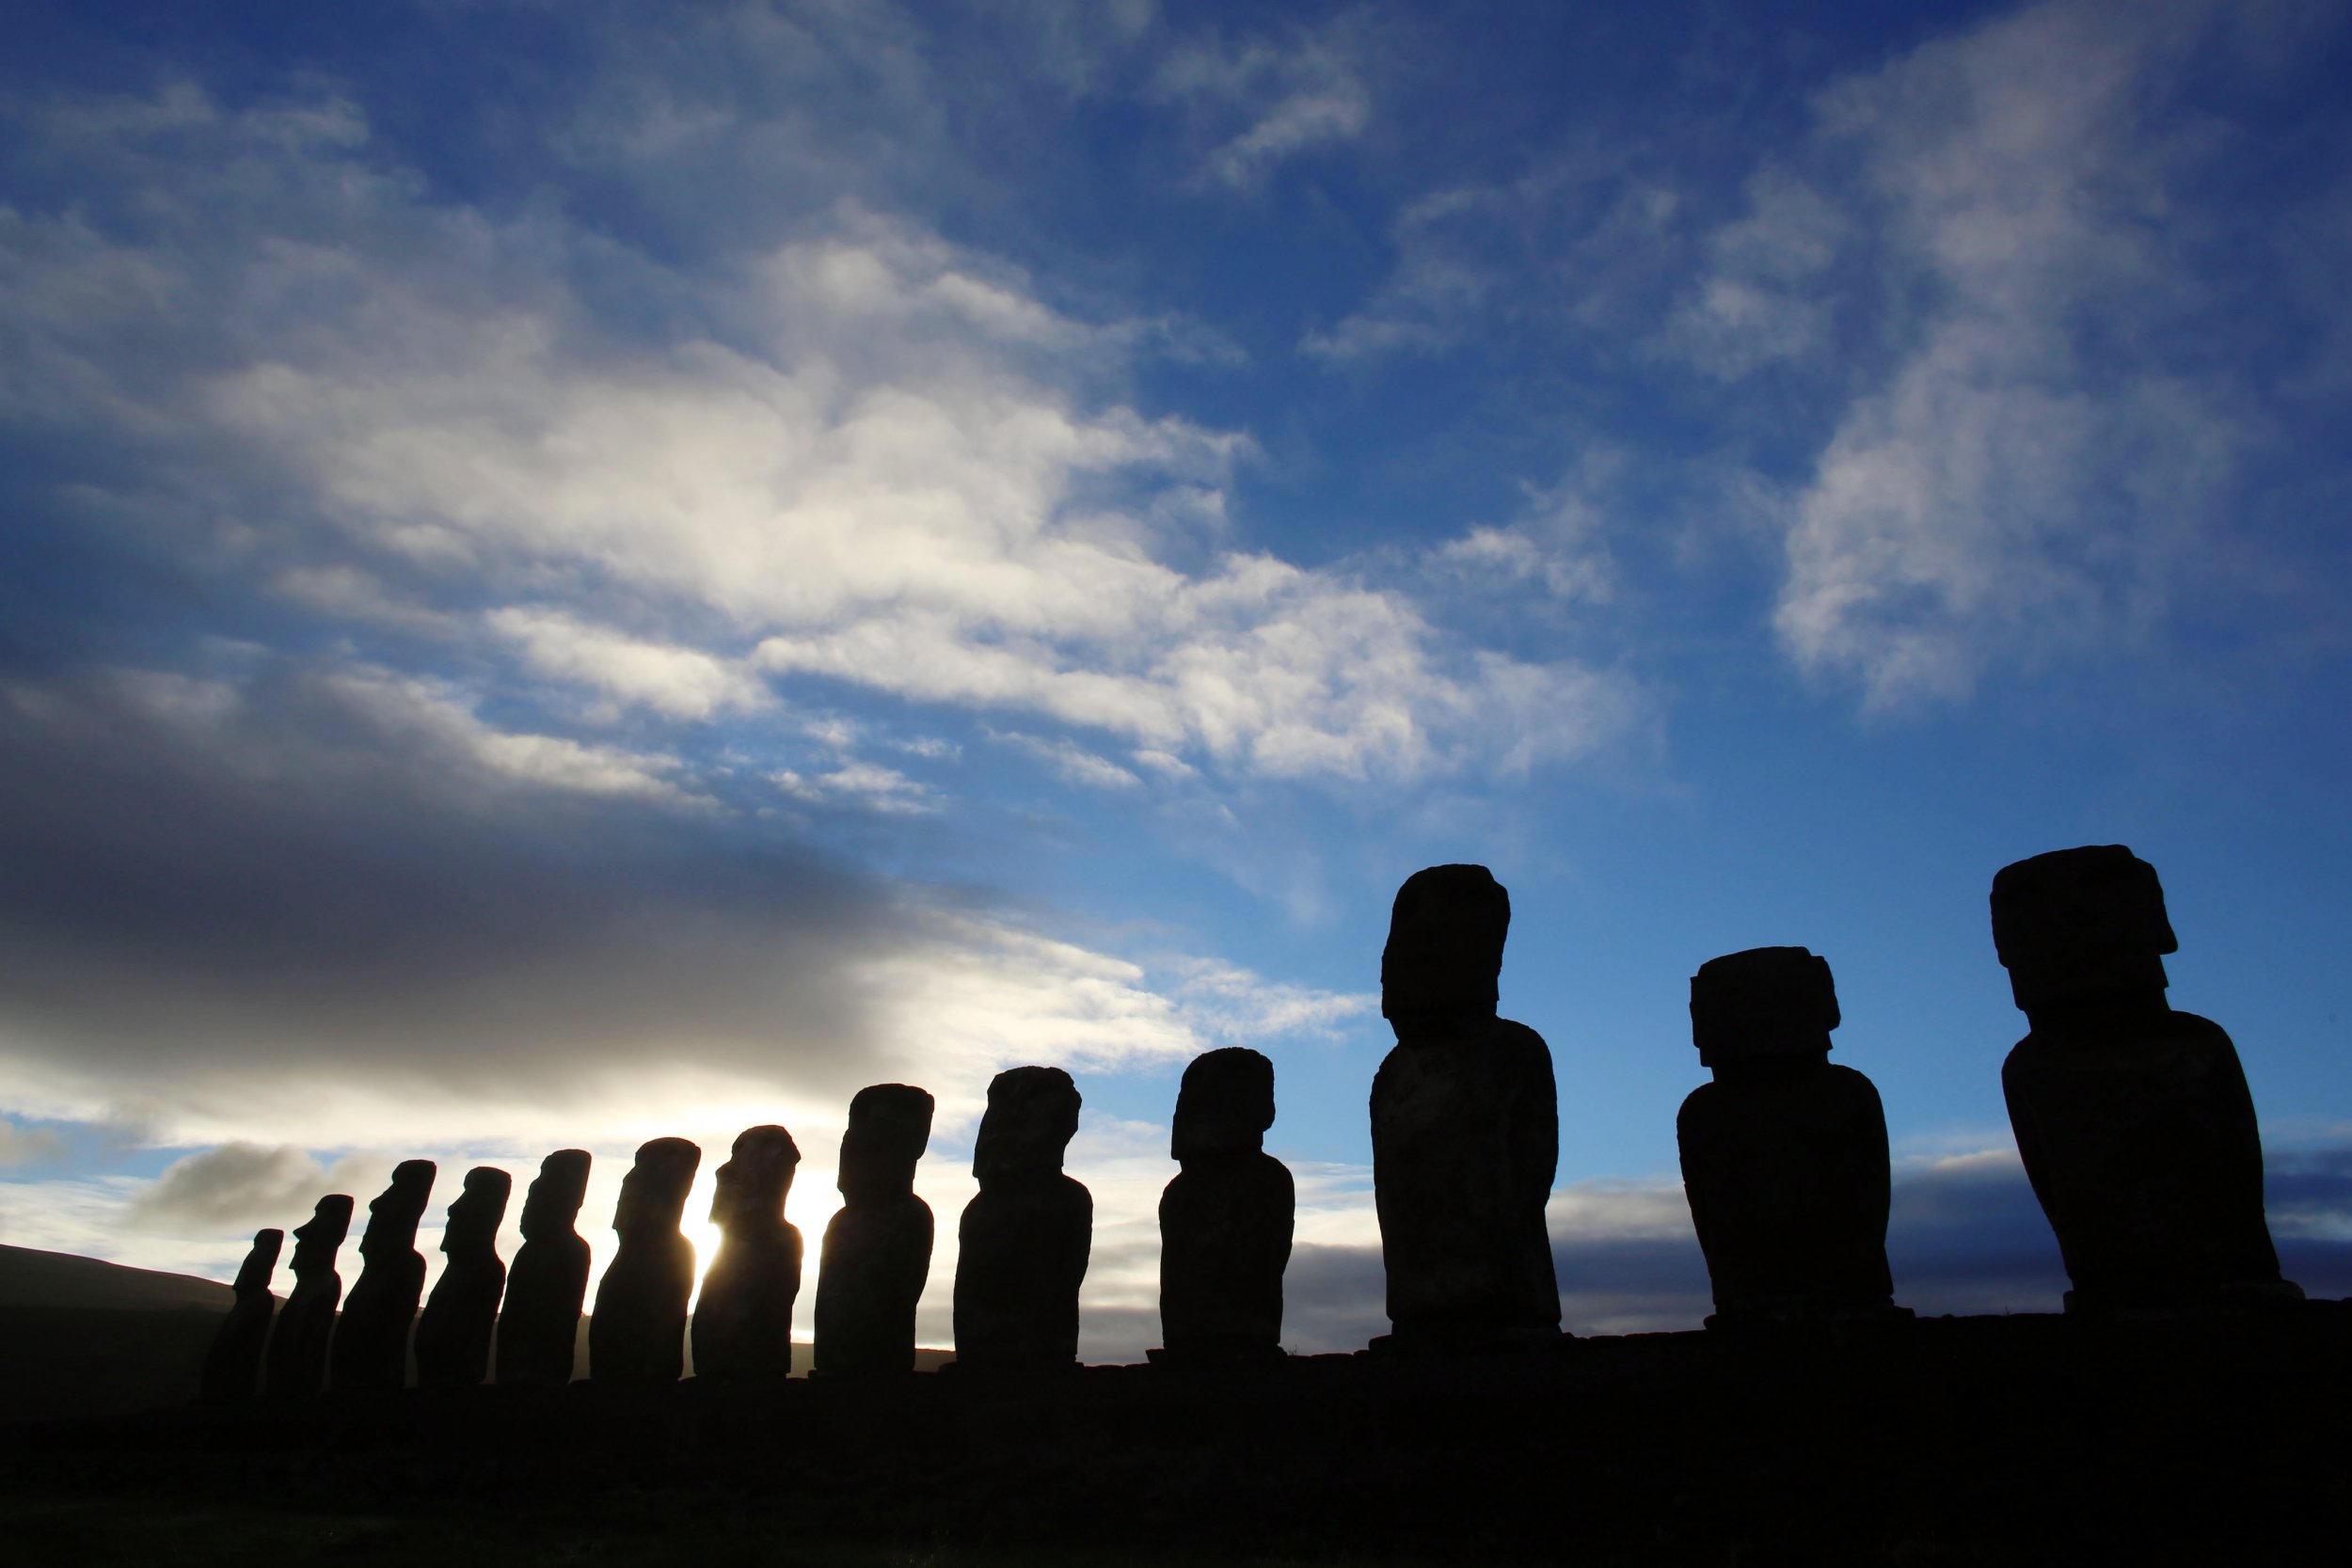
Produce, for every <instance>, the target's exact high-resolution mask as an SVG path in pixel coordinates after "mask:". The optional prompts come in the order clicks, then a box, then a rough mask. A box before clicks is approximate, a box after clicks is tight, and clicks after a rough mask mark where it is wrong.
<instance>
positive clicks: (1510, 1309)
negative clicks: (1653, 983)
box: [1372, 865, 1560, 1351]
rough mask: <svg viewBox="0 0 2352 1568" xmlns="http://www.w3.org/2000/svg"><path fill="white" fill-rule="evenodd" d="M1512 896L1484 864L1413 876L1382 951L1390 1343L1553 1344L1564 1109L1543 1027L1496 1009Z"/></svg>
mask: <svg viewBox="0 0 2352 1568" xmlns="http://www.w3.org/2000/svg"><path fill="white" fill-rule="evenodd" d="M1510 923H1511V901H1510V897H1509V895H1507V894H1505V893H1504V891H1503V889H1502V886H1501V884H1499V883H1498V882H1496V881H1495V879H1494V878H1493V876H1492V875H1491V874H1490V873H1489V872H1488V871H1487V870H1486V867H1485V866H1483V865H1439V866H1432V867H1430V868H1429V869H1427V870H1425V871H1418V872H1415V873H1414V874H1413V875H1412V876H1411V877H1409V878H1407V879H1406V882H1405V885H1404V886H1403V887H1402V888H1400V889H1399V890H1398V891H1397V895H1396V904H1395V908H1394V910H1393V911H1392V912H1391V917H1390V926H1389V941H1388V945H1387V946H1386V947H1385V948H1384V949H1383V950H1382V952H1381V955H1380V1010H1381V1013H1382V1015H1383V1016H1384V1017H1386V1018H1387V1019H1388V1020H1389V1022H1390V1025H1391V1028H1392V1029H1393V1030H1394V1031H1395V1034H1396V1047H1395V1049H1394V1050H1392V1051H1391V1052H1390V1053H1389V1054H1388V1058H1387V1059H1386V1060H1385V1061H1383V1062H1382V1063H1381V1064H1380V1070H1379V1072H1378V1073H1377V1074H1376V1075H1375V1077H1374V1079H1373V1085H1372V1162H1373V1181H1374V1187H1375V1202H1376V1203H1377V1206H1378V1209H1379V1213H1380V1253H1381V1260H1382V1263H1383V1265H1384V1266H1385V1268H1386V1270H1387V1274H1388V1310H1389V1321H1390V1323H1392V1324H1393V1325H1394V1327H1395V1333H1394V1334H1393V1335H1392V1336H1391V1337H1390V1340H1391V1342H1390V1343H1389V1344H1388V1345H1386V1346H1384V1347H1383V1348H1387V1349H1392V1350H1399V1351H1416V1350H1421V1349H1429V1350H1438V1351H1444V1350H1455V1349H1464V1350H1468V1349H1489V1348H1498V1347H1503V1346H1508V1345H1514V1344H1531V1345H1533V1344H1543V1343H1552V1342H1557V1340H1558V1338H1559V1332H1560V1292H1559V1287H1558V1284H1557V1282H1556V1281H1555V1280H1554V1278H1553V1275H1552V1266H1551V1241H1550V1237H1549V1234H1548V1232H1547V1231H1546V1229H1545V1227H1544V1203H1545V1200H1546V1199H1547V1198H1549V1196H1550V1193H1551V1179H1552V1174H1553V1171H1554V1170H1555V1168H1556V1167H1557V1165H1558V1163H1559V1154H1560V1111H1559V1102H1558V1097H1557V1092H1556V1090H1555V1089H1554V1087H1553V1084H1552V1076H1551V1053H1550V1050H1549V1048H1548V1047H1547V1046H1546V1045H1545V1044H1544V1039H1543V1037H1542V1036H1540V1035H1538V1034H1536V1033H1535V1031H1534V1030H1533V1029H1530V1028H1528V1027H1527V1026H1526V1025H1525V1024H1522V1023H1514V1022H1511V1021H1510V1020H1508V1019H1502V1018H1498V1017H1496V1016H1495V1006H1496V998H1497V994H1498V990H1497V987H1498V981H1499V979H1500V976H1501V974H1502V944H1503V938H1504V936H1505V935H1506V934H1507V932H1508V931H1509V928H1510Z"/></svg>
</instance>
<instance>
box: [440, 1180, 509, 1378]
mask: <svg viewBox="0 0 2352 1568" xmlns="http://www.w3.org/2000/svg"><path fill="white" fill-rule="evenodd" d="M514 1188H515V1179H514V1178H513V1177H511V1176H509V1175H507V1174H506V1172H504V1171H502V1170H500V1169H499V1168H498V1167H497V1166H495V1165H476V1166H474V1168H473V1169H471V1170H469V1171H468V1172H467V1173H466V1185H465V1190H464V1191H462V1192H460V1193H459V1194H458V1195H457V1199H456V1201H455V1202H453V1203H452V1204H451V1205H450V1206H449V1220H448V1223H447V1224H446V1225H445V1226H444V1227H443V1228H442V1231H441V1255H442V1257H443V1258H444V1259H447V1261H446V1262H444V1263H443V1264H442V1265H441V1277H440V1278H439V1279H438V1280H437V1281H435V1282H434V1286H433V1296H432V1299H431V1300H429V1301H427V1302H426V1303H425V1304H424V1312H423V1314H422V1315H421V1316H420V1317H419V1318H418V1319H417V1384H418V1386H420V1387H424V1388H471V1387H473V1386H475V1385H477V1384H479V1383H480V1382H481V1381H482V1380H483V1378H484V1377H485V1376H486V1375H487V1374H488V1372H489V1370H490V1337H491V1334H492V1333H493V1332H494V1330H495V1327H496V1324H497V1323H498V1315H499V1297H500V1296H501V1295H502V1294H504V1293H505V1291H506V1265H505V1264H504V1263H502V1262H501V1261H499V1255H498V1236H499V1226H500V1224H501V1222H503V1221H504V1220H505V1218H506V1200H507V1198H508V1196H510V1195H511V1194H512V1193H513V1192H514Z"/></svg>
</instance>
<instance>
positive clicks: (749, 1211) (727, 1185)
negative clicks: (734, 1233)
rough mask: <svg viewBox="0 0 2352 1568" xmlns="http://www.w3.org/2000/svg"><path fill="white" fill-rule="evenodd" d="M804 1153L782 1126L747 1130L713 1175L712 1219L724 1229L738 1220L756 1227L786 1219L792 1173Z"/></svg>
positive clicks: (749, 1128) (748, 1128)
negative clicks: (785, 1208)
mask: <svg viewBox="0 0 2352 1568" xmlns="http://www.w3.org/2000/svg"><path fill="white" fill-rule="evenodd" d="M800 1163H801V1151H800V1148H799V1147H798V1146H796V1145H795V1144H794V1143H793V1142H792V1134H791V1133H789V1132H786V1131H785V1130H784V1129H783V1128H781V1127H747V1128H745V1129H744V1130H743V1131H742V1132H739V1133H738V1134H737V1135H736V1139H735V1148H733V1149H732V1150H730V1151H729V1153H728V1156H727V1159H726V1161H725V1163H724V1164H722V1165H720V1167H719V1168H718V1170H717V1171H716V1172H715V1173H713V1174H714V1186H713V1190H712V1192H711V1195H710V1217H711V1220H712V1221H713V1222H714V1223H715V1224H717V1225H718V1226H719V1227H720V1228H722V1229H724V1228H726V1227H730V1226H732V1225H734V1224H736V1223H737V1222H738V1221H750V1222H752V1223H754V1224H760V1223H768V1222H773V1221H776V1220H781V1219H782V1218H784V1200H785V1199H786V1198H787V1196H790V1195H791V1192H792V1172H793V1171H794V1170H795V1169H797V1168H798V1167H799V1165H800Z"/></svg>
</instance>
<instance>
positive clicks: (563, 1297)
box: [498, 1148, 591, 1388]
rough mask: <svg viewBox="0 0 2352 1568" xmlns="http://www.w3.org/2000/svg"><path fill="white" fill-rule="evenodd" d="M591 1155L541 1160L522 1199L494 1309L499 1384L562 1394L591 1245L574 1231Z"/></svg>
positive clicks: (578, 1152)
mask: <svg viewBox="0 0 2352 1568" xmlns="http://www.w3.org/2000/svg"><path fill="white" fill-rule="evenodd" d="M590 1160H591V1156H590V1155H589V1153H588V1151H587V1150H586V1149H584V1148H559V1149H557V1150H556V1151H555V1152H554V1153H552V1154H550V1155H548V1157H547V1158H546V1159H544V1160H542V1161H540V1162H539V1174H538V1175H537V1176H536V1177H535V1178H533V1179H532V1183H531V1190H530V1191H529V1192H527V1193H525V1194H524V1195H523V1216H522V1232H523V1244H522V1245H521V1246H519V1247H517V1248H516V1249H515V1266H514V1268H513V1269H512V1270H511V1271H509V1273H508V1274H507V1276H506V1300H505V1302H504V1303H503V1304H502V1305H501V1307H500V1308H499V1331H498V1380H499V1383H500V1385H501V1386H507V1385H522V1386H534V1387H543V1388H561V1387H563V1386H564V1385H565V1384H567V1383H569V1382H571V1380H572V1363H573V1361H574V1360H575V1359H576V1358H577V1357H578V1355H579V1354H580V1304H581V1303H582V1302H584V1301H586V1300H587V1299H588V1243H587V1242H586V1241H584V1240H582V1239H581V1237H580V1234H579V1232H577V1231H575V1230H574V1229H573V1228H572V1225H573V1222H574V1221H575V1220H577V1219H578V1218H579V1217H580V1202H581V1200H582V1199H584V1198H585V1197H586V1196H588V1166H589V1164H590Z"/></svg>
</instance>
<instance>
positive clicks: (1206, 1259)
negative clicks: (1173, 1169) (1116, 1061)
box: [1155, 1046, 1297, 1361]
mask: <svg viewBox="0 0 2352 1568" xmlns="http://www.w3.org/2000/svg"><path fill="white" fill-rule="evenodd" d="M1273 1125H1274V1064H1273V1063H1272V1062H1270V1061H1268V1060H1267V1059H1266V1058H1265V1057H1264V1056H1263V1055H1261V1054H1260V1053H1257V1052H1255V1051H1250V1050H1248V1049H1246V1048H1244V1047H1241V1046H1232V1047H1229V1048H1227V1049H1225V1050H1222V1051H1211V1052H1208V1053H1204V1054H1202V1055H1200V1056H1196V1057H1194V1058H1193V1060H1192V1062H1191V1064H1190V1065H1189V1066H1187V1067H1186V1068H1185V1069H1184V1083H1183V1085H1182V1086H1181V1087H1180V1088H1179V1089H1178V1090H1177V1094H1176V1118H1175V1128H1174V1132H1173V1133H1172V1135H1171V1137H1170V1139H1169V1149H1168V1152H1169V1154H1170V1156H1171V1157H1172V1158H1173V1159H1175V1160H1176V1161H1177V1162H1178V1163H1179V1164H1182V1165H1183V1166H1184V1169H1183V1171H1182V1172H1180V1173H1179V1174H1178V1175H1177V1177H1176V1179H1175V1180H1172V1181H1170V1182H1169V1183H1168V1185H1167V1187H1166V1188H1164V1189H1163V1190H1162V1191H1161V1193H1160V1338H1161V1341H1162V1345H1163V1347H1164V1350H1163V1352H1160V1353H1155V1355H1157V1356H1159V1357H1160V1358H1163V1359H1168V1360H1176V1361H1187V1360H1198V1361H1237V1360H1251V1359H1271V1358H1277V1357H1279V1356H1280V1354H1282V1271H1283V1269H1284V1267H1285V1266H1286V1265H1287V1264H1288V1263H1289V1262H1290V1255H1291V1227H1292V1223H1293V1218H1294V1212H1295V1208H1296V1202H1297V1194H1296V1191H1295V1186H1294V1184H1293V1182H1292V1180H1291V1173H1290V1171H1289V1169H1288V1168H1287V1167H1286V1166H1284V1165H1283V1164H1282V1162H1280V1161H1279V1160H1277V1159H1275V1158H1274V1157H1273V1156H1272V1155H1270V1154H1268V1153H1266V1152H1265V1151H1264V1149H1263V1142H1264V1138H1265V1130H1266V1129H1267V1128H1269V1127H1271V1126H1273Z"/></svg>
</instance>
